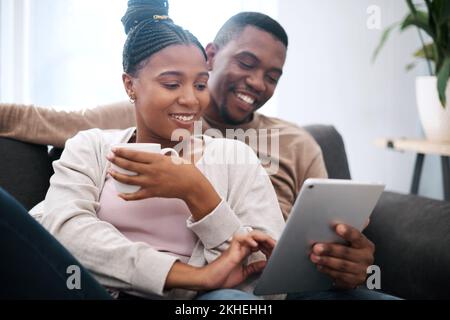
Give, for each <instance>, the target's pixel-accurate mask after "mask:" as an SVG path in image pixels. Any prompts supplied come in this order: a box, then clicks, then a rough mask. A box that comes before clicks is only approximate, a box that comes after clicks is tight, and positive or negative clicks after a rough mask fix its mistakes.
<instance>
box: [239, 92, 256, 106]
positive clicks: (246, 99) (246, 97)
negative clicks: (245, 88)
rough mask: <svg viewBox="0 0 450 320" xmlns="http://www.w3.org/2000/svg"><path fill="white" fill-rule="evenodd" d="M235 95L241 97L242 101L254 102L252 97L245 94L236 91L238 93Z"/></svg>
mask: <svg viewBox="0 0 450 320" xmlns="http://www.w3.org/2000/svg"><path fill="white" fill-rule="evenodd" d="M237 97H238V98H239V99H241V100H242V101H244V102H245V103H248V104H254V103H255V99H253V98H252V97H250V96H247V95H245V94H242V93H238V94H237Z"/></svg>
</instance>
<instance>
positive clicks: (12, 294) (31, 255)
mask: <svg viewBox="0 0 450 320" xmlns="http://www.w3.org/2000/svg"><path fill="white" fill-rule="evenodd" d="M0 252H1V262H0V300H3V299H8V300H9V299H37V300H55V299H56V300H72V299H75V300H81V299H88V300H104V299H105V300H109V299H111V296H110V295H109V294H108V292H107V291H106V290H105V289H104V288H103V287H102V286H101V285H100V284H99V283H98V282H97V281H96V280H95V279H94V278H93V277H92V276H91V275H90V273H89V272H88V271H87V270H85V269H84V268H83V267H82V266H81V264H80V263H79V262H78V261H77V260H76V259H75V258H74V257H73V256H72V255H71V254H70V253H69V252H68V251H67V250H66V249H65V248H64V247H63V246H62V245H61V244H60V243H59V242H58V241H57V240H56V239H55V238H54V237H53V236H52V235H51V234H50V233H48V232H47V230H45V229H44V228H43V227H42V226H41V225H40V224H39V223H37V222H36V221H35V220H34V219H33V218H32V217H31V216H30V215H29V214H28V212H27V210H26V209H25V208H24V207H22V205H21V204H20V203H18V202H17V201H16V200H15V199H14V198H13V197H12V196H11V195H9V194H8V193H6V192H5V191H4V190H3V189H2V188H0ZM69 266H78V267H79V271H80V276H81V279H80V285H81V288H80V289H79V290H77V289H74V290H71V289H69V287H68V284H67V283H68V277H69V276H70V274H68V273H67V268H68V267H69Z"/></svg>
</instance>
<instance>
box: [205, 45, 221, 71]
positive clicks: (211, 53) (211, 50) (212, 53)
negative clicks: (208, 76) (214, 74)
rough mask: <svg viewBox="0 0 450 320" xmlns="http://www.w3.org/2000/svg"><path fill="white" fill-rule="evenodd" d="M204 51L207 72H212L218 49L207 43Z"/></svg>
mask: <svg viewBox="0 0 450 320" xmlns="http://www.w3.org/2000/svg"><path fill="white" fill-rule="evenodd" d="M205 50H206V56H207V57H208V61H207V64H208V70H209V71H212V70H213V69H214V60H215V58H216V55H217V52H218V51H219V48H218V47H217V45H215V44H214V43H208V45H207V46H206V49H205Z"/></svg>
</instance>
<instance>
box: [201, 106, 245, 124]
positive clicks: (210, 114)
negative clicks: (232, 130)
mask: <svg viewBox="0 0 450 320" xmlns="http://www.w3.org/2000/svg"><path fill="white" fill-rule="evenodd" d="M203 118H204V119H205V120H206V121H207V122H213V123H214V124H216V125H218V126H220V127H223V128H226V127H240V126H245V125H246V124H248V123H250V122H252V121H253V119H254V115H253V114H252V116H250V117H249V118H248V120H247V121H245V122H243V123H239V124H233V123H229V122H227V121H226V120H225V119H224V118H223V117H222V115H221V114H220V112H219V108H217V106H216V105H215V104H211V105H210V106H209V107H208V108H207V109H206V111H205V113H204V115H203Z"/></svg>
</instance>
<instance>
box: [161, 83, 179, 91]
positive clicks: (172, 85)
mask: <svg viewBox="0 0 450 320" xmlns="http://www.w3.org/2000/svg"><path fill="white" fill-rule="evenodd" d="M164 87H166V88H167V89H170V90H175V89H178V87H179V84H178V83H164Z"/></svg>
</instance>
